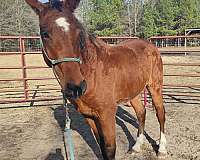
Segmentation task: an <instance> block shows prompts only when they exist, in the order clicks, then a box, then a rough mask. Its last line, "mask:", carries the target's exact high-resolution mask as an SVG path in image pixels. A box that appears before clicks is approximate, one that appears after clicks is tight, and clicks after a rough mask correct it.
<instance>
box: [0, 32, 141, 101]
mask: <svg viewBox="0 0 200 160" xmlns="http://www.w3.org/2000/svg"><path fill="white" fill-rule="evenodd" d="M100 38H102V39H103V40H104V41H106V42H107V43H111V44H116V43H119V42H120V41H123V40H126V39H135V38H137V37H100ZM30 55H34V56H35V57H36V55H40V56H41V55H42V52H41V44H40V38H39V37H30V36H29V37H25V36H0V58H1V59H0V71H1V74H0V84H1V85H0V103H1V104H6V103H18V102H32V101H44V100H45V101H46V100H56V99H60V98H61V97H62V96H59V88H60V87H59V86H58V85H57V82H56V81H55V78H54V76H53V75H52V74H51V69H49V68H48V67H47V66H46V65H45V64H44V63H38V64H34V65H31V64H30V63H31V61H30V60H29V62H27V58H28V57H29V56H30ZM9 56H15V57H13V58H10V59H9V58H8V60H7V59H6V58H5V57H9ZM16 57H20V58H16ZM29 58H30V57H29ZM31 58H32V60H33V61H35V58H33V57H31ZM4 59H5V60H4ZM16 59H20V63H17V61H16ZM40 59H41V60H42V57H40ZM37 60H38V59H37ZM42 61H43V60H42ZM17 64H18V65H17ZM16 70H17V71H18V72H19V71H20V72H21V75H19V74H18V75H16V72H17V71H16ZM29 70H32V73H35V72H38V74H37V75H36V76H35V77H30V76H28V71H29ZM12 71H13V72H12ZM10 72H12V73H11V75H10V76H6V75H7V73H10ZM44 72H49V75H48V76H39V75H43V74H44ZM29 75H30V73H29ZM15 76H17V77H15ZM38 76H39V77H38ZM5 77H6V78H5ZM50 80H51V81H52V82H51V84H50V85H46V86H45V85H44V83H48V82H49V81H50ZM30 81H43V85H37V86H43V88H39V87H36V88H31V86H30V85H29V83H28V82H30ZM17 82H22V83H23V85H22V86H21V85H20V87H16V86H15V85H16V84H17V85H18V83H17ZM9 83H13V86H12V87H10V86H9V85H6V84H9ZM44 86H45V87H44ZM38 91H54V92H58V93H56V94H55V95H48V94H47V95H46V96H40V97H36V95H35V93H36V92H38ZM19 92H20V93H19ZM22 92H23V94H22ZM13 93H19V94H18V95H17V96H16V97H14V98H13V97H12V96H11V97H9V96H7V97H6V96H4V95H6V94H8V95H12V94H13Z"/></svg>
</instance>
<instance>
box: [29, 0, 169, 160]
mask: <svg viewBox="0 0 200 160" xmlns="http://www.w3.org/2000/svg"><path fill="white" fill-rule="evenodd" d="M26 2H27V3H28V4H29V5H30V6H31V7H32V8H33V9H34V11H35V12H36V13H37V15H38V16H39V25H40V34H41V37H42V41H43V44H44V49H45V52H46V53H47V55H44V58H45V61H46V63H47V64H48V65H49V66H52V65H53V69H54V71H55V73H56V75H57V77H58V78H59V80H60V85H61V87H62V90H63V92H64V94H65V95H66V97H67V99H69V100H70V101H71V102H72V103H75V104H76V105H77V109H78V111H79V112H80V113H82V114H83V115H84V116H85V118H86V120H87V122H88V124H89V125H90V127H91V129H92V131H93V133H94V135H95V137H96V140H97V142H98V144H99V146H100V149H101V152H102V155H103V158H104V160H114V159H115V152H116V126H115V121H116V120H115V115H116V111H117V104H118V103H119V102H123V101H130V103H131V106H132V107H133V109H134V110H135V112H136V116H137V119H138V122H139V128H138V135H137V139H136V143H135V145H134V146H133V148H132V153H134V152H141V146H142V144H143V143H144V138H145V136H144V125H145V114H146V111H145V107H144V106H143V105H142V103H141V100H140V93H141V92H142V91H143V90H144V88H145V87H147V89H148V91H149V92H150V94H151V96H152V99H153V103H154V106H155V109H156V112H157V118H158V121H159V124H160V141H159V149H158V156H163V155H164V156H165V155H167V150H166V138H165V134H164V123H165V109H164V106H163V98H162V85H163V64H162V59H161V56H160V53H159V51H158V49H157V48H156V47H155V46H154V45H152V44H151V43H150V42H147V41H144V40H139V39H138V40H127V41H124V42H122V43H120V44H118V45H115V46H110V45H107V44H106V43H104V42H103V41H102V40H100V39H98V38H96V37H94V36H91V35H89V34H87V32H86V31H85V29H84V27H83V26H82V24H81V23H80V22H79V21H78V19H77V18H76V17H75V15H74V10H75V9H76V8H77V7H78V5H79V2H80V0H63V1H59V0H50V2H48V3H41V2H39V1H38V0H26ZM52 60H54V62H55V63H53V61H52Z"/></svg>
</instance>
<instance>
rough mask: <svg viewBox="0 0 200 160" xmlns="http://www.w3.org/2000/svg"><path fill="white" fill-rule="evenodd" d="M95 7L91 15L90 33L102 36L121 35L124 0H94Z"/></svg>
mask: <svg viewBox="0 0 200 160" xmlns="http://www.w3.org/2000/svg"><path fill="white" fill-rule="evenodd" d="M92 3H93V6H92V10H91V11H90V13H89V24H88V25H87V27H88V28H89V31H90V32H93V33H96V34H97V35H100V36H111V35H120V33H122V29H123V28H122V25H121V19H120V15H121V14H122V9H123V1H122V0H92Z"/></svg>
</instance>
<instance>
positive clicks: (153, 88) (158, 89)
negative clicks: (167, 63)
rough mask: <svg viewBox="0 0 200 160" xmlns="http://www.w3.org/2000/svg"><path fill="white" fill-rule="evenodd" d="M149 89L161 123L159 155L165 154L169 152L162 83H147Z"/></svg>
mask: <svg viewBox="0 0 200 160" xmlns="http://www.w3.org/2000/svg"><path fill="white" fill-rule="evenodd" d="M147 89H148V90H149V92H150V94H151V96H152V99H153V104H154V106H155V109H156V116H157V118H158V122H159V124H160V143H159V149H158V156H165V155H166V154H167V150H166V143H167V142H166V138H165V134H164V133H165V130H164V124H165V108H164V105H163V97H162V85H159V83H156V84H153V85H147Z"/></svg>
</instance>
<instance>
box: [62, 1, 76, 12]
mask: <svg viewBox="0 0 200 160" xmlns="http://www.w3.org/2000/svg"><path fill="white" fill-rule="evenodd" d="M79 3H80V0H64V5H65V7H67V8H68V9H69V10H70V11H71V12H74V10H75V9H76V8H77V7H78V5H79Z"/></svg>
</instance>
